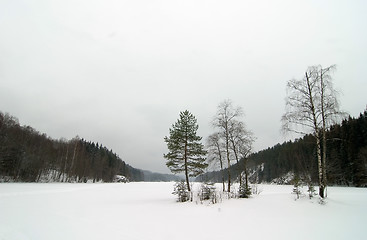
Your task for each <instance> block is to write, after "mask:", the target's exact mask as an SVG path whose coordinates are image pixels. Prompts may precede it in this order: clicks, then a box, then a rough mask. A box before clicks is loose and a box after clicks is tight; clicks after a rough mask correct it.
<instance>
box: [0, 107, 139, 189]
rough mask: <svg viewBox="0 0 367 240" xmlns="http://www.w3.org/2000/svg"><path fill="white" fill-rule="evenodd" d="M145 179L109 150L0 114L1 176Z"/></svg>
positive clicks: (15, 178) (28, 179) (33, 179)
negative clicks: (54, 135)
mask: <svg viewBox="0 0 367 240" xmlns="http://www.w3.org/2000/svg"><path fill="white" fill-rule="evenodd" d="M117 174H118V175H123V176H126V177H128V178H129V179H130V180H143V179H144V174H143V173H142V172H141V171H140V170H138V169H134V168H132V167H130V166H129V165H127V164H125V162H124V161H122V160H121V158H120V157H119V156H118V155H116V154H115V153H113V152H112V150H108V149H107V148H106V147H104V146H102V145H100V144H98V143H97V144H95V143H93V142H87V141H85V140H84V139H80V138H79V137H76V138H74V139H72V140H69V141H67V140H64V139H61V140H54V139H51V138H50V137H48V136H47V135H45V134H40V133H39V132H37V131H36V130H34V129H33V128H31V127H29V126H20V125H19V121H18V120H17V119H16V118H15V117H13V116H11V115H9V114H3V113H2V112H0V177H1V178H3V179H6V180H9V181H23V182H38V181H57V182H85V181H88V180H90V181H93V182H96V181H104V182H111V181H113V179H114V177H115V175H117Z"/></svg>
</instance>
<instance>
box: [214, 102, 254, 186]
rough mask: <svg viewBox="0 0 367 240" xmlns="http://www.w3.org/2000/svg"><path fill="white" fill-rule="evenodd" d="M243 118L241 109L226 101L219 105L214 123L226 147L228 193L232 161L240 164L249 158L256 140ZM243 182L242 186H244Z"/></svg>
mask: <svg viewBox="0 0 367 240" xmlns="http://www.w3.org/2000/svg"><path fill="white" fill-rule="evenodd" d="M242 116H243V110H242V108H241V107H234V106H233V104H232V102H231V101H230V100H225V101H223V102H221V103H220V104H219V105H218V108H217V114H216V116H215V117H214V119H213V122H212V125H213V127H214V128H216V129H218V130H219V132H218V137H220V138H221V141H222V142H223V146H224V153H225V158H226V160H227V170H228V187H227V191H228V192H230V191H231V171H230V167H231V161H232V160H236V161H237V163H239V161H240V160H241V159H243V158H247V156H248V153H249V152H250V151H251V149H252V143H253V140H254V138H253V136H252V133H251V132H250V131H248V130H247V129H246V128H245V124H244V123H243V122H241V121H240V120H239V118H240V117H242ZM241 172H242V171H241ZM245 172H246V170H245ZM246 176H247V175H246ZM240 179H241V177H240ZM241 181H242V180H240V184H242V182H241Z"/></svg>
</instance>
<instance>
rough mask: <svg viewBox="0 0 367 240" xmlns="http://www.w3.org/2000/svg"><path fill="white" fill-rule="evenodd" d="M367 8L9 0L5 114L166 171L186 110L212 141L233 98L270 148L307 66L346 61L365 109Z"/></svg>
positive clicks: (350, 91)
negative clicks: (174, 132)
mask: <svg viewBox="0 0 367 240" xmlns="http://www.w3.org/2000/svg"><path fill="white" fill-rule="evenodd" d="M366 11H367V1H364V0H361V1H336V0H327V1H326V0H325V1H320V0H315V1H294V0H289V1H275V0H268V1H266V0H253V1H248V0H238V1H231V0H225V1H224V0H223V1H215V0H207V1H203V0H182V1H178V0H161V1H154V0H133V1H123V0H115V1H106V0H100V1H96V0H83V1H75V0H70V1H66V0H62V1H61V0H60V1H52V0H45V1H41V0H24V1H21V0H19V1H17V0H2V1H0V111H2V112H8V113H10V114H11V115H14V116H16V117H17V118H19V121H20V123H21V124H22V125H30V126H32V127H33V128H35V129H37V130H38V131H40V132H42V133H46V134H47V135H49V136H51V137H52V138H55V139H59V138H61V137H64V138H67V139H71V138H73V137H75V136H76V135H79V136H80V137H82V138H84V139H86V140H90V141H94V142H99V143H102V144H103V145H104V146H107V147H108V148H110V149H113V151H114V152H116V153H117V154H119V155H120V156H121V157H122V159H123V160H125V161H126V162H127V163H128V164H130V165H132V166H134V167H137V168H142V169H148V170H152V171H156V172H164V173H168V172H169V170H168V169H167V167H166V166H165V160H164V159H163V154H164V153H166V152H167V147H166V144H165V143H164V141H163V138H164V136H167V135H168V134H169V132H168V130H169V128H170V127H171V125H172V124H173V123H174V122H175V121H176V120H177V119H178V117H179V112H180V111H183V110H186V109H187V110H189V111H190V112H192V113H193V114H194V115H195V116H196V118H197V119H198V123H199V131H198V133H199V135H201V136H202V137H203V139H205V138H206V137H207V136H208V135H209V134H210V133H212V132H213V129H212V128H211V126H210V121H211V119H212V118H213V116H214V114H215V113H216V108H217V105H218V104H219V103H220V102H222V101H223V100H225V99H231V100H232V101H233V103H234V105H236V106H241V107H242V108H243V109H244V112H245V117H244V118H243V120H244V122H245V123H246V124H247V127H248V128H249V129H250V130H252V131H253V132H254V135H255V136H256V138H257V140H256V142H255V150H256V151H258V150H262V149H264V148H267V147H270V146H273V145H275V144H276V143H278V142H283V141H284V140H286V138H285V137H284V136H282V135H281V133H280V126H281V123H280V118H281V115H282V114H283V113H284V111H285V100H284V99H285V97H286V82H287V81H288V80H290V79H292V78H302V77H303V74H304V72H305V70H306V69H307V67H308V66H311V65H317V64H321V65H323V66H324V67H326V66H329V65H332V64H336V65H337V71H336V72H335V74H334V84H335V88H336V89H338V90H340V91H341V92H342V95H341V96H340V102H341V107H342V109H343V110H345V111H347V112H348V113H349V114H351V115H352V116H358V114H359V113H360V112H362V111H363V110H364V109H366V104H367V94H366V89H367V79H366V69H367V14H366Z"/></svg>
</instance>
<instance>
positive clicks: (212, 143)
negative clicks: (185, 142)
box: [206, 133, 225, 192]
mask: <svg viewBox="0 0 367 240" xmlns="http://www.w3.org/2000/svg"><path fill="white" fill-rule="evenodd" d="M206 148H207V150H208V161H209V162H210V163H214V164H216V163H219V166H220V171H221V172H222V184H223V192H224V191H225V183H224V175H223V169H224V164H223V163H224V162H223V161H224V153H225V148H224V144H223V142H222V139H221V137H220V134H219V133H213V134H211V135H210V136H209V137H208V138H207V146H206Z"/></svg>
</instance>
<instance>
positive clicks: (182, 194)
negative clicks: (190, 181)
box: [172, 180, 190, 202]
mask: <svg viewBox="0 0 367 240" xmlns="http://www.w3.org/2000/svg"><path fill="white" fill-rule="evenodd" d="M172 194H174V195H177V197H178V199H177V201H178V202H187V201H188V200H189V199H190V193H189V191H188V190H187V184H186V182H185V181H183V180H182V181H179V182H176V183H175V185H174V189H173V192H172Z"/></svg>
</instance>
